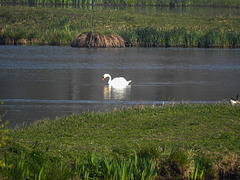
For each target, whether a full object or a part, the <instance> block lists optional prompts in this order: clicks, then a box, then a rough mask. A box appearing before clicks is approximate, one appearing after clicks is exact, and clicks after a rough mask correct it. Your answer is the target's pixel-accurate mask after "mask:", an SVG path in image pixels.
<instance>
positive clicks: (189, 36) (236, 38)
mask: <svg viewBox="0 0 240 180" xmlns="http://www.w3.org/2000/svg"><path fill="white" fill-rule="evenodd" d="M119 34H120V36H122V37H123V39H124V40H125V41H126V45H127V46H130V47H131V46H137V47H204V48H209V47H230V48H236V47H240V33H235V32H228V31H226V32H220V31H218V30H209V31H207V32H201V31H200V32H199V31H187V30H186V29H185V28H174V29H173V30H161V29H155V28H149V27H147V28H137V29H136V30H125V31H121V32H119Z"/></svg>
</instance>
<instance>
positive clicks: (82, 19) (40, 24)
mask: <svg viewBox="0 0 240 180" xmlns="http://www.w3.org/2000/svg"><path fill="white" fill-rule="evenodd" d="M0 28H2V29H1V31H0V43H1V44H21V43H24V42H23V41H25V42H26V43H27V44H34V45H68V46H70V44H71V42H72V40H73V38H74V37H75V36H76V35H77V34H78V33H84V32H89V31H90V30H91V29H92V30H93V31H94V32H97V33H100V34H106V33H108V34H111V33H113V32H114V33H117V34H119V35H120V36H121V37H122V38H124V40H125V42H126V46H129V47H131V46H137V47H230V48H237V47H240V31H239V29H240V23H239V17H238V16H234V17H232V16H229V17H228V16H220V17H219V16H218V15H215V16H211V17H205V16H203V17H201V16H198V15H192V14H184V15H179V14H175V13H169V12H167V13H163V12H162V11H146V12H144V11H142V13H141V11H140V12H138V11H135V10H134V11H132V10H131V9H127V8H126V9H124V10H114V9H100V10H98V9H92V10H88V9H84V8H83V9H81V8H80V10H77V9H74V8H66V9H64V8H63V9H61V8H34V7H21V6H19V7H13V6H4V7H2V6H0Z"/></svg>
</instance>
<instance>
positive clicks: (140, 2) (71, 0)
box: [0, 0, 240, 7]
mask: <svg viewBox="0 0 240 180" xmlns="http://www.w3.org/2000/svg"><path fill="white" fill-rule="evenodd" d="M0 2H1V3H25V4H74V5H118V6H170V7H175V6H221V7H239V6H240V0H228V1H226V0H0Z"/></svg>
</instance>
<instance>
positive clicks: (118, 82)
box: [102, 74, 131, 87]
mask: <svg viewBox="0 0 240 180" xmlns="http://www.w3.org/2000/svg"><path fill="white" fill-rule="evenodd" d="M106 78H109V80H108V85H110V86H114V87H124V86H127V85H128V84H129V83H130V82H131V80H129V81H127V80H126V79H125V78H123V77H116V78H114V79H112V77H111V76H110V75H109V74H104V75H103V77H102V81H103V80H104V79H106Z"/></svg>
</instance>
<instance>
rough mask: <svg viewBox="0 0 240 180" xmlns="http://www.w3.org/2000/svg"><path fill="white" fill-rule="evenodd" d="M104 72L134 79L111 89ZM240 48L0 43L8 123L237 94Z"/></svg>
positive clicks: (0, 96) (1, 97)
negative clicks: (59, 45)
mask: <svg viewBox="0 0 240 180" xmlns="http://www.w3.org/2000/svg"><path fill="white" fill-rule="evenodd" d="M104 73H109V74H110V75H112V77H113V78H114V77H118V76H123V77H125V78H126V79H127V80H132V82H131V84H130V86H127V87H126V88H121V89H116V88H111V87H109V86H108V85H107V80H105V81H101V78H102V76H103V74H104ZM239 77H240V49H186V48H185V49H184V48H114V49H107V48H105V49H101V48H98V49H87V48H71V47H51V46H43V47H41V46H40V47H35V46H0V101H2V102H3V103H4V104H3V105H2V106H1V108H0V111H1V113H3V112H7V113H6V115H5V116H4V120H6V119H7V120H9V121H10V125H9V126H12V127H15V125H22V124H23V123H26V124H29V123H32V122H33V121H35V120H38V119H41V118H47V117H48V118H55V117H57V116H64V115H69V114H72V113H80V112H83V111H88V110H89V111H94V112H106V111H110V110H112V109H114V108H115V107H118V108H122V107H128V106H132V105H135V104H147V105H159V104H163V103H172V102H182V101H183V102H190V103H215V102H219V101H224V100H225V99H227V98H230V97H235V96H236V95H237V93H240V79H239Z"/></svg>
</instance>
